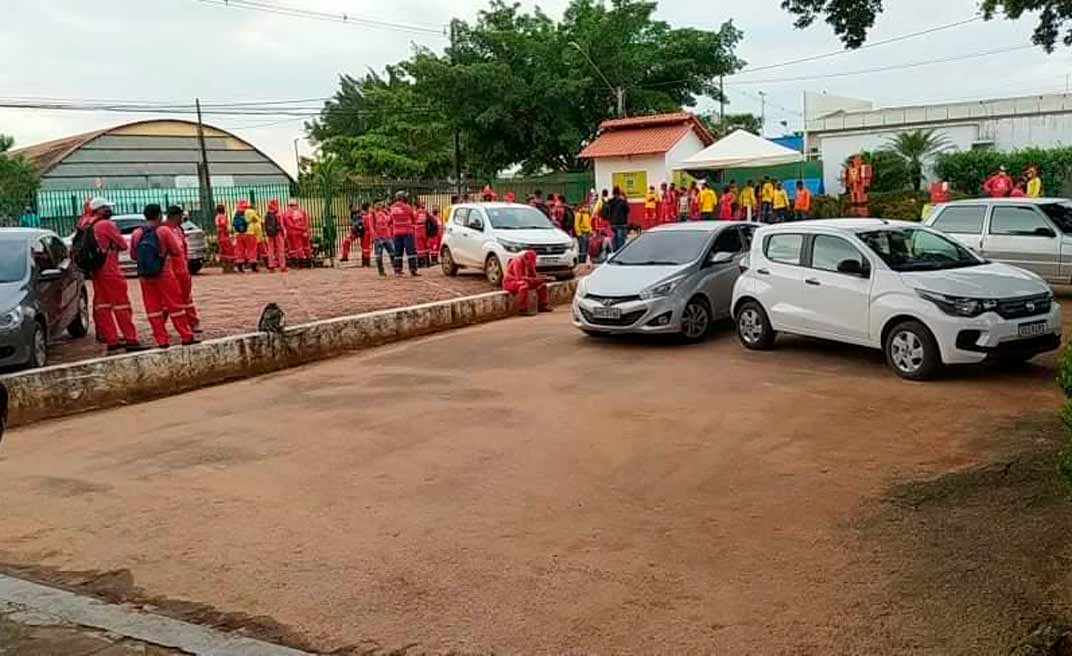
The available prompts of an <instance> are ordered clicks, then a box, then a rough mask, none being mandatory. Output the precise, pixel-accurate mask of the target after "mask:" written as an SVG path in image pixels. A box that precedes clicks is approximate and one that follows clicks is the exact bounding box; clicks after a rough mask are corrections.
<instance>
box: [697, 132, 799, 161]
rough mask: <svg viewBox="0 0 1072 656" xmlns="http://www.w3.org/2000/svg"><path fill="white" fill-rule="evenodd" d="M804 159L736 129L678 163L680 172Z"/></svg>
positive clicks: (782, 147) (783, 147)
mask: <svg viewBox="0 0 1072 656" xmlns="http://www.w3.org/2000/svg"><path fill="white" fill-rule="evenodd" d="M803 160H804V155H803V153H800V152H798V151H796V150H792V149H791V148H786V147H785V146H779V145H778V144H776V143H774V142H773V141H768V140H767V139H764V138H763V137H757V136H756V135H754V134H752V133H751V132H748V131H747V130H736V131H734V132H733V133H731V134H729V135H727V136H725V137H723V138H722V139H719V140H718V141H716V142H715V143H713V144H711V145H710V146H708V147H707V148H704V149H703V150H701V151H700V152H698V153H696V154H695V155H693V156H692V157H690V158H688V159H686V160H685V161H683V162H681V163H680V164H679V165H678V166H680V167H681V168H683V169H690V170H697V169H732V168H741V167H754V166H775V165H777V164H794V163H796V162H800V161H803Z"/></svg>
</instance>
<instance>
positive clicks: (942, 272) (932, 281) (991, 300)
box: [733, 219, 1061, 380]
mask: <svg viewBox="0 0 1072 656" xmlns="http://www.w3.org/2000/svg"><path fill="white" fill-rule="evenodd" d="M742 267H747V268H746V270H745V271H744V273H742V274H741V277H740V278H738V279H737V283H736V285H735V286H734V290H733V316H734V320H735V322H736V324H737V335H738V338H739V339H740V341H741V343H742V344H743V345H744V346H745V347H746V348H749V349H754V350H761V349H768V348H770V347H771V346H772V345H773V344H774V339H775V335H776V333H777V332H787V333H795V334H800V335H807V336H811V337H820V338H824V339H831V340H836V341H841V342H848V343H851V344H859V345H862V346H870V347H873V348H881V349H883V350H884V352H885V354H886V361H887V363H888V364H889V366H890V367H891V368H892V369H893V370H894V371H895V372H896V373H897V374H898V375H900V376H901V377H903V378H908V379H912V380H925V379H927V378H929V377H931V376H933V375H934V374H935V373H936V372H937V371H938V369H939V368H940V367H941V366H942V365H943V364H970V363H979V362H983V361H986V360H994V359H996V360H1005V361H1025V360H1028V359H1030V358H1032V357H1034V356H1035V355H1038V354H1039V353H1043V352H1046V351H1052V350H1054V349H1056V348H1058V347H1059V346H1060V344H1061V308H1060V306H1059V305H1058V304H1057V302H1056V301H1055V300H1054V296H1053V293H1052V292H1051V291H1050V288H1049V287H1048V286H1047V285H1046V283H1045V281H1043V280H1042V278H1040V277H1039V276H1038V275H1036V274H1034V273H1031V272H1029V271H1025V270H1024V269H1019V268H1017V267H1013V266H1009V265H1007V264H997V263H991V262H987V261H986V260H984V259H982V258H981V257H979V256H977V255H975V254H974V253H972V252H971V251H969V250H968V249H967V248H965V247H964V246H962V245H961V244H959V243H957V242H956V241H954V240H952V239H950V238H949V237H946V236H945V235H943V234H942V233H940V232H938V231H936V230H932V229H930V228H927V227H923V226H920V225H919V224H916V223H909V222H905V221H885V220H882V219H828V220H821V221H801V222H798V223H788V224H783V225H777V226H768V227H764V228H760V229H759V230H758V231H756V235H755V239H754V240H753V242H752V252H751V253H750V254H749V256H748V258H747V259H746V260H745V261H744V262H742Z"/></svg>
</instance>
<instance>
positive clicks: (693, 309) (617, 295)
mask: <svg viewBox="0 0 1072 656" xmlns="http://www.w3.org/2000/svg"><path fill="white" fill-rule="evenodd" d="M755 229H756V224H754V223H743V222H736V221H732V222H731V221H702V222H701V221H697V222H693V223H673V224H668V225H662V226H659V227H657V228H653V229H651V230H648V231H645V232H643V233H641V234H640V235H639V236H637V237H636V238H635V239H633V240H632V241H630V242H628V243H627V244H626V245H625V246H624V247H623V248H622V249H621V250H620V251H618V252H617V253H615V254H614V255H613V256H612V257H611V258H610V259H609V260H608V261H607V262H606V263H605V264H603V265H602V266H600V267H599V268H597V269H596V270H595V271H593V272H592V273H591V274H589V275H588V276H585V277H584V278H582V279H581V280H580V282H578V283H577V293H576V295H575V296H574V297H573V325H574V326H576V327H577V328H580V329H581V330H583V331H584V332H585V333H588V334H590V335H603V334H609V333H680V334H681V335H682V336H683V337H684V338H685V339H686V340H687V341H693V342H695V341H699V340H702V339H703V338H704V337H706V336H707V334H708V332H709V330H710V328H711V325H712V324H713V323H714V322H715V321H717V320H718V319H722V318H725V317H728V316H730V301H731V297H732V294H733V284H734V282H735V281H736V280H737V277H738V276H739V275H740V269H739V267H738V265H739V263H740V261H741V259H742V258H744V257H745V255H746V254H747V253H748V249H749V246H750V245H751V243H752V233H753V232H754V231H755Z"/></svg>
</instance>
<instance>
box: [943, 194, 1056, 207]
mask: <svg viewBox="0 0 1072 656" xmlns="http://www.w3.org/2000/svg"><path fill="white" fill-rule="evenodd" d="M1067 202H1068V199H1067V198H1058V197H1057V196H1047V197H1043V198H1028V197H1027V196H1004V197H1002V198H992V197H981V198H962V199H960V200H951V201H949V202H948V203H939V204H938V205H937V206H936V208H937V207H947V206H950V205H953V206H955V205H979V204H980V203H982V204H992V203H1014V204H1015V203H1020V204H1023V205H1041V204H1043V203H1067Z"/></svg>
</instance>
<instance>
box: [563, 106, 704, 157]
mask: <svg viewBox="0 0 1072 656" xmlns="http://www.w3.org/2000/svg"><path fill="white" fill-rule="evenodd" d="M690 131H693V132H695V133H696V136H697V137H699V138H700V141H702V142H703V144H704V145H705V146H708V145H710V144H712V143H714V141H715V139H714V137H713V136H711V133H710V132H708V130H707V128H705V127H704V126H703V124H702V123H700V121H699V119H697V118H696V117H695V116H693V115H692V114H689V113H687V112H679V113H676V114H655V115H653V116H636V117H633V118H616V119H610V120H607V121H603V123H601V124H600V126H599V136H598V137H596V138H595V140H593V141H592V143H590V144H588V146H586V147H585V148H584V150H582V151H581V152H580V154H579V155H578V157H579V158H581V159H591V158H593V157H625V156H628V155H650V154H653V153H665V152H666V151H668V150H670V149H671V148H673V147H674V144H676V143H677V142H678V141H680V140H681V138H682V137H684V136H685V135H686V134H688V133H689V132H690Z"/></svg>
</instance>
